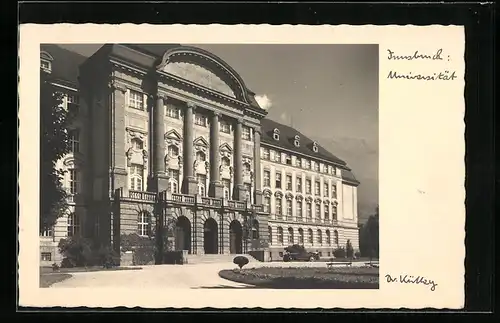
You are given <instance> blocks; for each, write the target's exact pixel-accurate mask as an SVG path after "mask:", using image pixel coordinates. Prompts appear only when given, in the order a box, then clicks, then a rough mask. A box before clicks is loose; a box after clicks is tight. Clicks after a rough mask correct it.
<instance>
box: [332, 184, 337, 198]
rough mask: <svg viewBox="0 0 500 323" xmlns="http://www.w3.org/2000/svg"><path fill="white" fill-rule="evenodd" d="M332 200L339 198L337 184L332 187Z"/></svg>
mask: <svg viewBox="0 0 500 323" xmlns="http://www.w3.org/2000/svg"><path fill="white" fill-rule="evenodd" d="M332 198H334V199H336V198H337V185H336V184H333V185H332Z"/></svg>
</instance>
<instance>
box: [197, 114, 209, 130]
mask: <svg viewBox="0 0 500 323" xmlns="http://www.w3.org/2000/svg"><path fill="white" fill-rule="evenodd" d="M194 124H196V125H198V126H202V127H206V126H207V117H205V116H204V115H202V114H199V113H196V114H195V116H194Z"/></svg>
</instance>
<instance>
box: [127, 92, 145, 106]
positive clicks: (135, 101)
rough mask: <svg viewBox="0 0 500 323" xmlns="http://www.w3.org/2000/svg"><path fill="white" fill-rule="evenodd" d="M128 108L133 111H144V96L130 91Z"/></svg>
mask: <svg viewBox="0 0 500 323" xmlns="http://www.w3.org/2000/svg"><path fill="white" fill-rule="evenodd" d="M128 106H129V107H131V108H132V109H137V110H144V95H143V94H142V93H141V92H138V91H134V90H130V94H129V98H128Z"/></svg>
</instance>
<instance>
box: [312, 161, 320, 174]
mask: <svg viewBox="0 0 500 323" xmlns="http://www.w3.org/2000/svg"><path fill="white" fill-rule="evenodd" d="M313 163H314V170H315V171H316V172H319V163H318V162H313Z"/></svg>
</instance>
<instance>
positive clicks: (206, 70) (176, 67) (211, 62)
mask: <svg viewBox="0 0 500 323" xmlns="http://www.w3.org/2000/svg"><path fill="white" fill-rule="evenodd" d="M157 69H158V70H160V71H163V72H165V73H168V74H171V75H175V76H177V77H180V78H182V79H184V80H187V81H189V82H193V83H195V84H198V85H200V86H202V87H205V88H208V89H210V90H212V91H215V92H218V93H222V94H225V95H227V96H229V97H232V98H235V99H238V100H240V101H243V102H248V101H247V93H246V87H245V85H244V83H243V80H242V79H241V77H240V76H239V75H238V74H237V73H236V72H235V71H234V70H233V69H232V68H231V67H230V66H229V65H228V64H227V63H225V62H224V61H223V60H222V59H220V58H219V57H217V56H215V55H213V54H212V53H209V52H207V51H204V50H202V49H200V48H195V47H188V46H183V47H177V48H173V49H170V50H167V51H166V52H165V53H164V54H163V56H162V60H161V63H160V64H159V65H158V66H157Z"/></svg>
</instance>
